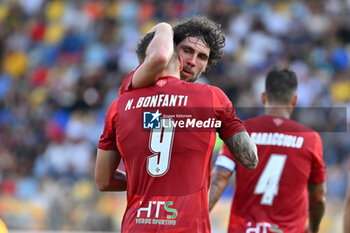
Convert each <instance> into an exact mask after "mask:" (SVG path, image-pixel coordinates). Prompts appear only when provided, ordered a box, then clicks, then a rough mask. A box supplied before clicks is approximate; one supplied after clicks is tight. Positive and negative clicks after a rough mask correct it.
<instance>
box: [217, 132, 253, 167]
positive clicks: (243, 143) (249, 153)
mask: <svg viewBox="0 0 350 233" xmlns="http://www.w3.org/2000/svg"><path fill="white" fill-rule="evenodd" d="M224 142H225V144H226V146H227V148H228V150H229V151H230V152H231V154H232V155H233V157H234V158H235V159H236V160H237V162H239V163H240V164H242V165H243V166H244V167H246V168H248V169H254V168H255V167H256V166H257V164H258V156H257V154H256V146H255V144H254V142H253V141H252V139H251V138H250V137H249V135H248V133H247V131H246V130H244V131H242V132H239V133H236V134H234V135H232V136H231V137H229V138H227V139H225V140H224Z"/></svg>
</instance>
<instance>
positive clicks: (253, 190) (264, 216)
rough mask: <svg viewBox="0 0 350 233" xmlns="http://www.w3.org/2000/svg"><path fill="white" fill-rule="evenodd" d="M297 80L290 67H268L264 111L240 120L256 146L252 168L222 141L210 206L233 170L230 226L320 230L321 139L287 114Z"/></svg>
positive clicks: (242, 229)
mask: <svg viewBox="0 0 350 233" xmlns="http://www.w3.org/2000/svg"><path fill="white" fill-rule="evenodd" d="M297 84H298V83H297V77H296V75H295V73H294V72H293V71H290V70H288V69H277V68H273V69H271V70H270V71H269V72H268V74H267V77H266V83H265V93H263V94H262V102H263V103H264V104H265V112H266V115H265V116H260V117H256V118H252V119H248V120H245V121H244V122H243V123H244V126H245V127H246V129H247V131H248V133H249V135H250V136H251V138H252V139H253V140H254V141H255V143H256V145H257V147H258V156H259V164H258V166H257V167H256V169H255V170H253V171H249V170H247V169H244V168H243V167H242V166H241V165H240V164H237V163H236V162H235V161H234V159H233V158H232V156H231V155H230V153H229V152H228V151H227V148H226V147H225V146H224V147H223V149H222V150H221V152H220V153H219V156H218V158H217V160H216V163H215V168H214V171H213V174H212V181H211V187H210V191H209V209H210V210H211V209H212V208H213V206H214V205H215V203H216V202H217V200H218V199H219V198H220V196H221V194H222V192H223V190H224V189H225V187H226V186H227V184H228V181H229V178H230V176H231V175H232V173H233V171H234V170H235V171H236V176H235V192H234V197H233V202H232V207H231V216H230V222H229V229H228V232H232V233H233V232H246V233H248V232H255V233H258V232H260V233H262V232H288V233H301V232H318V229H319V225H320V222H321V219H322V217H323V214H324V209H325V203H324V201H325V184H324V182H325V165H324V161H323V152H322V142H321V138H320V136H319V134H318V133H317V132H315V131H313V130H311V129H309V128H307V127H305V126H303V125H301V124H299V123H297V122H295V121H293V120H291V119H289V118H290V115H291V112H292V110H293V107H294V106H295V104H296V101H297V95H296V91H297ZM308 218H309V226H308V227H306V224H307V220H308Z"/></svg>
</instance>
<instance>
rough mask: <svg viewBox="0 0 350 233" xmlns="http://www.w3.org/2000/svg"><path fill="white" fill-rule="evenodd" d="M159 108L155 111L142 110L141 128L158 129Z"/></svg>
mask: <svg viewBox="0 0 350 233" xmlns="http://www.w3.org/2000/svg"><path fill="white" fill-rule="evenodd" d="M160 115H162V114H161V113H160V112H159V110H157V111H156V112H143V128H144V129H160Z"/></svg>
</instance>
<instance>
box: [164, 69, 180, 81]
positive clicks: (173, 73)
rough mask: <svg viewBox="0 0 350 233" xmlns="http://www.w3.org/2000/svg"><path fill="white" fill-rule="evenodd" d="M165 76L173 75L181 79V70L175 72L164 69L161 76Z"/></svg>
mask: <svg viewBox="0 0 350 233" xmlns="http://www.w3.org/2000/svg"><path fill="white" fill-rule="evenodd" d="M164 76H172V77H175V78H178V79H180V72H174V71H172V70H164V71H163V72H162V73H161V74H160V77H164Z"/></svg>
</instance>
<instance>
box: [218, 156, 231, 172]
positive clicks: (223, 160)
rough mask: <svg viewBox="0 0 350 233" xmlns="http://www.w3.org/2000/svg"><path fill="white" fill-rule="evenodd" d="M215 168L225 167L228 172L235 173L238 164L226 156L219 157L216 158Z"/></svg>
mask: <svg viewBox="0 0 350 233" xmlns="http://www.w3.org/2000/svg"><path fill="white" fill-rule="evenodd" d="M215 166H220V167H224V168H226V169H227V170H230V171H231V172H233V171H234V170H235V168H236V163H235V162H233V161H232V160H231V159H229V158H227V157H226V156H224V155H219V156H218V157H217V158H216V161H215Z"/></svg>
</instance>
